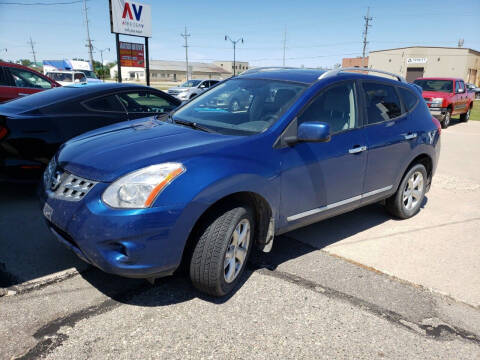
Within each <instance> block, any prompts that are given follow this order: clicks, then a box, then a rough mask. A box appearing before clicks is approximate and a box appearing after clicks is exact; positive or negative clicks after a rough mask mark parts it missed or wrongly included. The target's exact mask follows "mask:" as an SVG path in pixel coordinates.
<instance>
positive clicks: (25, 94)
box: [18, 93, 30, 96]
mask: <svg viewBox="0 0 480 360" xmlns="http://www.w3.org/2000/svg"><path fill="white" fill-rule="evenodd" d="M27 95H30V94H27V93H18V96H27Z"/></svg>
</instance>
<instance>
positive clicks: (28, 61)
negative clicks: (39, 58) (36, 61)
mask: <svg viewBox="0 0 480 360" xmlns="http://www.w3.org/2000/svg"><path fill="white" fill-rule="evenodd" d="M17 62H18V63H19V64H22V65H23V66H30V65H32V64H33V63H32V62H31V61H30V60H28V59H20V60H18V61H17Z"/></svg>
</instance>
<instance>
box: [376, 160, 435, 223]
mask: <svg viewBox="0 0 480 360" xmlns="http://www.w3.org/2000/svg"><path fill="white" fill-rule="evenodd" d="M420 175H421V178H419V176H420ZM417 179H418V180H417ZM427 180H428V177H427V170H426V169H425V166H423V165H422V164H416V165H414V166H412V167H411V168H410V170H408V171H407V173H406V174H405V176H404V177H403V179H402V181H401V182H400V185H399V187H398V190H397V192H396V193H395V194H393V195H392V196H391V197H389V198H388V199H387V200H386V204H385V206H386V208H387V210H388V212H389V213H390V214H392V215H394V216H396V217H398V218H400V219H408V218H411V217H412V216H414V215H416V214H417V213H418V212H419V211H420V207H421V206H422V203H423V199H424V198H425V190H426V186H427ZM417 181H418V182H417ZM416 182H417V183H416ZM412 185H413V190H411V189H412ZM415 191H418V192H415ZM415 194H416V195H415Z"/></svg>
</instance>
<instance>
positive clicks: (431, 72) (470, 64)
mask: <svg viewBox="0 0 480 360" xmlns="http://www.w3.org/2000/svg"><path fill="white" fill-rule="evenodd" d="M368 66H369V67H371V68H374V69H379V70H385V71H389V72H393V73H396V74H399V75H402V76H404V77H405V78H406V79H407V81H409V82H411V81H413V80H415V79H417V78H419V77H436V76H439V77H440V76H441V77H457V78H462V79H464V80H465V82H468V83H474V84H476V85H477V86H479V85H480V51H476V50H473V49H469V48H458V47H428V46H411V47H404V48H397V49H388V50H378V51H371V52H370V56H369V59H368Z"/></svg>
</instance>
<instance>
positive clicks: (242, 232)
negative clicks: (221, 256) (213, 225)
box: [223, 219, 250, 283]
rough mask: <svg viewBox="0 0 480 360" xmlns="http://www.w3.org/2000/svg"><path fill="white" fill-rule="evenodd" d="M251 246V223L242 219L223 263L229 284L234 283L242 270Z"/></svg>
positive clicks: (231, 239)
mask: <svg viewBox="0 0 480 360" xmlns="http://www.w3.org/2000/svg"><path fill="white" fill-rule="evenodd" d="M249 244H250V221H248V219H242V220H241V221H240V222H239V223H238V224H237V226H236V227H235V230H233V233H232V236H231V237H230V242H229V244H228V247H227V251H226V252H225V260H224V263H223V268H224V277H225V281H226V282H227V283H231V282H232V281H234V280H235V279H236V278H237V276H238V274H239V273H240V271H241V270H242V268H243V266H244V264H245V260H246V258H247V252H248V246H249Z"/></svg>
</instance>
